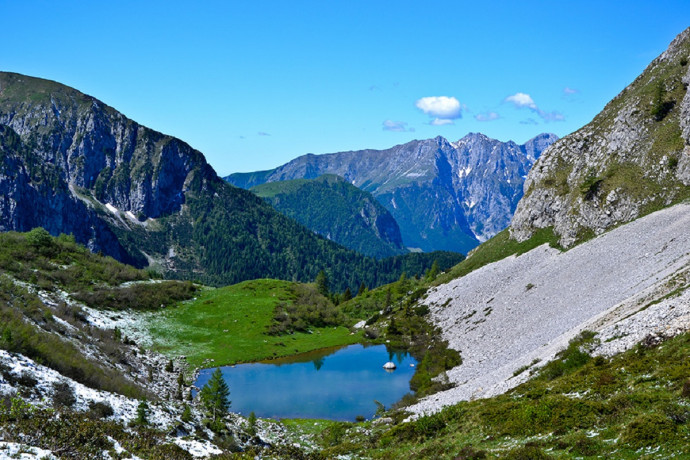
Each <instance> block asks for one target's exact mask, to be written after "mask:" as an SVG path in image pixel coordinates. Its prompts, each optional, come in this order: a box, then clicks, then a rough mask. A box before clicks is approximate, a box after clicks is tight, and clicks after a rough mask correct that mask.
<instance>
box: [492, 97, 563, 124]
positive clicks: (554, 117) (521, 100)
mask: <svg viewBox="0 0 690 460" xmlns="http://www.w3.org/2000/svg"><path fill="white" fill-rule="evenodd" d="M504 101H505V102H510V103H511V104H513V105H514V106H515V107H516V108H518V109H522V108H528V109H529V110H531V111H532V112H534V113H536V114H537V115H539V118H541V119H542V120H544V121H545V122H547V123H548V122H550V121H565V117H564V116H563V114H562V113H560V112H556V111H555V110H554V111H552V112H545V111H544V110H542V109H540V108H539V107H538V106H537V104H536V103H535V102H534V99H532V96H530V95H529V94H527V93H515V94H513V95H512V96H508V97H506V98H505V99H504ZM529 120H530V124H532V123H531V122H534V123H536V121H535V120H533V119H531V118H530V119H529ZM520 123H523V122H520Z"/></svg>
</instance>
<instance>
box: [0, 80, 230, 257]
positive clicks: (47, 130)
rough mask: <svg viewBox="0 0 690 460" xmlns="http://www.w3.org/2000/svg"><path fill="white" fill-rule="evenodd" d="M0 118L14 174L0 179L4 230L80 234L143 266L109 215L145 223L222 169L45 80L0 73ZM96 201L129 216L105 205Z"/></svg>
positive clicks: (0, 222)
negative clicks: (116, 235) (117, 234)
mask: <svg viewBox="0 0 690 460" xmlns="http://www.w3.org/2000/svg"><path fill="white" fill-rule="evenodd" d="M0 125H2V136H3V141H4V142H3V148H4V152H5V155H4V157H3V158H4V163H5V165H4V166H5V168H6V171H7V172H8V173H9V174H10V175H9V176H5V177H4V178H3V179H5V180H2V179H0V186H2V188H3V189H4V190H3V191H5V192H6V193H4V194H3V200H2V203H1V204H0V206H1V207H0V215H1V217H2V219H0V228H2V230H19V231H26V230H28V229H30V228H32V227H35V226H43V227H45V228H46V229H48V230H49V231H51V232H52V233H57V232H66V233H74V234H75V237H77V239H78V241H81V242H84V243H86V244H87V245H88V246H89V247H90V248H91V249H94V250H100V251H103V252H104V253H106V254H109V255H112V256H114V257H116V258H117V259H119V260H124V261H128V262H132V261H138V263H137V265H139V266H141V265H142V264H144V263H145V259H143V257H142V255H141V254H135V253H131V252H130V253H129V254H127V255H124V254H123V253H122V251H123V250H122V247H121V246H120V244H119V243H118V241H117V239H116V238H114V235H113V231H112V228H111V227H112V225H106V223H108V222H110V223H111V224H113V223H116V224H121V225H117V226H120V227H121V226H122V225H124V226H132V225H137V224H139V225H144V223H145V221H146V219H147V218H153V219H155V218H158V217H161V216H164V215H168V214H170V213H173V212H176V211H179V210H180V208H181V206H182V204H183V203H184V196H185V193H186V192H187V191H188V189H189V184H190V182H191V181H192V180H193V179H195V178H196V179H197V180H198V181H200V182H201V183H203V182H204V181H207V180H213V179H214V178H215V177H217V176H216V174H215V172H214V171H213V169H212V168H211V167H210V166H209V165H208V164H207V163H206V162H205V160H204V158H203V155H202V154H201V153H200V152H198V151H195V150H194V149H192V148H191V147H190V146H189V145H187V144H185V143H184V142H182V141H180V140H178V139H175V138H173V137H170V136H166V135H163V134H161V133H159V132H156V131H153V130H150V129H148V128H145V127H143V126H141V125H139V124H137V123H135V122H133V121H132V120H129V119H128V118H126V117H125V116H124V115H122V114H121V113H119V112H117V111H116V110H114V109H112V108H111V107H109V106H107V105H105V104H103V103H102V102H100V101H98V100H97V99H95V98H93V97H91V96H87V95H85V94H82V93H80V92H78V91H76V90H73V89H71V88H68V87H66V86H64V85H61V84H59V83H55V82H52V81H48V80H42V79H36V78H32V77H27V76H23V75H19V74H13V73H5V72H2V73H0ZM10 144H11V147H12V148H11V149H8V147H9V146H10ZM10 158H11V160H10ZM8 161H12V162H13V164H12V165H10V164H9V163H8ZM15 172H16V174H18V175H17V177H16V178H15V177H12V175H13V174H14V173H15ZM19 178H21V179H20V180H18V179H19ZM42 179H50V181H49V182H47V181H46V180H42ZM99 204H107V205H109V207H107V208H105V210H118V211H122V213H123V214H124V213H125V212H126V213H127V214H126V216H127V217H129V218H125V219H124V220H123V219H122V215H117V213H112V212H111V213H108V212H105V213H102V212H101V213H99V212H98V211H103V210H104V208H103V206H99ZM108 214H116V215H115V216H113V215H108ZM135 217H136V218H135ZM117 221H121V222H117Z"/></svg>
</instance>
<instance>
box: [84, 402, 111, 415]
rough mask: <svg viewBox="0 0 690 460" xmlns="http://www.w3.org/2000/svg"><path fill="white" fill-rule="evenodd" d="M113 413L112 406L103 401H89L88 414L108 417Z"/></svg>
mask: <svg viewBox="0 0 690 460" xmlns="http://www.w3.org/2000/svg"><path fill="white" fill-rule="evenodd" d="M113 414H115V411H114V410H113V407H112V406H111V405H110V404H109V403H107V402H104V401H91V402H90V403H89V415H91V416H92V417H94V418H99V419H101V418H108V417H110V416H112V415H113Z"/></svg>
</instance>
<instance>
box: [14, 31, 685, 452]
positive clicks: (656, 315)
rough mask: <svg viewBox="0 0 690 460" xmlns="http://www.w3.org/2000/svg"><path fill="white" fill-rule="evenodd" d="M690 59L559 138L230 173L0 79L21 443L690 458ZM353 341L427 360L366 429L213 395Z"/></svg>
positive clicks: (76, 102) (656, 65) (82, 102)
mask: <svg viewBox="0 0 690 460" xmlns="http://www.w3.org/2000/svg"><path fill="white" fill-rule="evenodd" d="M689 59H690V28H689V29H686V30H685V31H683V32H682V33H681V34H679V35H678V36H677V37H676V39H675V40H674V41H673V42H672V43H671V44H670V45H669V48H668V49H667V50H666V51H665V52H664V53H662V54H661V55H660V56H659V57H658V58H656V59H655V60H653V61H652V63H651V64H650V65H649V66H648V67H647V68H646V70H645V71H644V72H643V73H642V74H641V75H640V76H639V77H638V78H637V79H636V80H635V81H634V82H632V83H631V84H630V85H629V86H628V87H627V88H625V89H624V90H623V91H622V92H621V93H620V94H619V95H618V96H616V97H615V98H614V99H613V100H612V101H611V102H610V103H609V104H608V105H607V106H606V107H605V108H604V109H603V111H602V112H601V113H600V114H599V115H597V116H596V117H595V118H594V119H593V120H592V121H591V122H590V123H588V124H587V125H585V126H584V127H582V128H581V129H580V130H578V131H576V132H574V133H572V134H569V135H567V136H565V137H563V138H561V139H558V140H557V139H556V136H554V135H551V134H540V135H538V136H536V137H535V138H533V139H532V140H530V141H528V142H527V143H525V144H524V145H517V144H515V143H513V142H507V143H502V142H499V141H497V140H494V139H490V138H488V137H487V136H484V135H482V134H468V135H467V136H465V137H463V138H461V139H460V140H459V141H458V142H454V143H451V142H449V141H447V140H446V139H445V138H443V137H440V136H439V137H436V138H434V139H428V140H421V141H412V142H409V143H406V144H403V145H399V146H396V147H393V148H391V149H388V150H381V151H377V150H365V151H358V152H341V153H335V154H328V155H305V156H302V157H299V158H296V159H295V160H293V161H291V162H289V163H287V164H285V165H283V166H280V167H278V168H276V169H274V170H270V171H260V172H255V173H242V174H233V175H231V176H229V177H227V178H225V179H222V178H220V177H219V176H218V175H217V174H216V173H215V171H214V170H213V169H212V168H211V166H210V165H209V164H208V163H207V162H206V160H205V158H204V156H203V155H202V154H201V153H200V152H199V151H197V150H194V149H193V148H191V147H190V146H189V145H187V144H185V143H184V142H182V141H180V140H178V139H176V138H173V137H170V136H167V135H164V134H161V133H158V132H155V131H153V130H150V129H148V128H145V127H143V126H141V125H138V124H137V123H135V122H133V121H132V120H129V119H128V118H126V117H125V116H124V115H122V114H120V113H119V112H117V111H115V110H114V109H112V108H110V107H108V106H106V105H105V104H103V103H102V102H100V101H98V100H97V99H94V98H92V97H90V96H87V95H84V94H83V93H80V92H78V91H76V90H74V89H71V88H68V87H66V86H63V85H60V84H58V83H55V82H51V81H48V80H42V79H36V78H32V77H27V76H23V75H19V74H14V73H7V72H2V73H0V154H1V155H2V157H1V160H0V161H1V163H0V230H2V233H0V286H1V288H0V457H2V456H5V457H11V456H14V457H18V458H32V459H38V458H49V459H57V458H123V459H124V458H133V459H134V458H142V459H144V458H147V459H148V458H151V459H162V458H165V459H185V460H189V459H192V458H217V459H225V458H237V459H248V458H252V459H254V458H266V459H271V458H275V459H330V458H342V459H345V458H348V459H359V458H379V459H397V458H410V459H415V458H417V459H428V458H434V459H436V458H438V459H444V458H447V459H455V460H458V459H467V460H469V459H493V458H498V459H513V460H516V459H576V458H577V459H580V458H620V459H638V458H645V459H657V458H658V459H666V458H690V360H689V359H688V356H689V355H690V289H688V288H690V233H688V231H687V229H688V226H689V225H690V203H689V201H688V200H689V199H690V179H689V177H690V176H689V174H690V95H689V93H688V86H689V85H690V65H688V60H689ZM534 107H536V105H534ZM534 110H536V109H534ZM227 182H230V184H229V183H227ZM231 184H234V185H231ZM245 189H248V190H245ZM249 190H251V191H249ZM372 196H373V197H374V198H375V199H376V200H378V203H374V202H372V201H371V200H372ZM321 200H324V201H327V203H325V204H324V203H321V202H320V201H321ZM269 203H271V204H269ZM274 207H275V209H274ZM383 208H385V209H383ZM278 210H280V212H282V213H284V214H285V215H283V214H281V213H280V212H278ZM293 216H294V220H293ZM357 217H359V218H361V220H357ZM302 219H304V220H302ZM353 220H354V222H353ZM298 222H300V223H298ZM396 222H397V223H396ZM336 229H337V230H342V233H341V234H339V235H336V234H335V230H336ZM396 229H397V230H396ZM319 234H320V235H319ZM329 239H332V240H333V241H329ZM338 243H340V244H342V246H341V245H340V244H338ZM345 246H347V247H349V248H350V249H346V247H345ZM409 249H414V250H418V249H421V250H422V251H431V250H434V249H436V250H443V251H462V252H463V253H465V252H466V253H467V255H466V257H465V256H462V255H460V254H458V253H457V252H414V253H406V251H407V250H409ZM366 250H368V251H369V252H368V254H367V255H366V256H365V255H363V254H362V253H364V252H366ZM351 344H361V345H363V346H369V345H380V346H383V345H386V346H388V347H390V349H391V350H393V351H390V352H389V358H390V362H391V363H393V364H394V365H395V363H394V361H395V358H394V354H395V353H394V351H395V350H400V351H404V352H406V353H409V354H410V355H412V356H413V357H414V359H415V361H416V363H417V364H416V365H415V366H414V371H415V372H414V375H413V376H412V378H411V380H410V381H409V389H410V393H409V394H407V395H405V396H404V397H403V398H402V400H401V401H400V402H398V403H396V404H394V405H393V406H391V407H386V406H384V405H383V404H381V403H380V402H378V401H372V402H373V403H374V404H375V405H376V414H375V415H374V417H373V418H372V419H369V420H367V419H366V417H364V416H361V417H357V418H356V419H355V420H354V421H337V420H311V419H309V420H302V419H285V420H271V419H263V418H257V417H256V416H255V414H253V413H252V414H249V415H247V416H246V417H245V416H241V415H239V414H236V413H233V412H232V411H233V408H232V404H231V399H232V397H233V391H236V390H235V389H234V388H233V385H232V381H230V382H227V384H228V385H229V390H230V393H229V395H228V394H225V395H224V394H223V388H222V385H221V384H220V383H218V381H215V383H212V382H214V381H213V378H211V379H210V380H209V384H208V385H205V386H203V385H202V388H198V387H196V382H197V378H198V376H199V373H200V371H201V370H202V369H207V370H208V371H211V370H213V369H214V368H215V369H217V372H218V375H221V371H220V369H221V367H223V366H234V365H236V364H240V363H254V364H257V365H258V364H260V365H270V364H272V363H271V362H272V361H273V364H274V365H279V364H280V362H281V361H280V360H277V358H280V357H289V356H293V357H294V356H295V355H297V354H301V353H304V352H310V351H314V350H320V349H323V348H324V347H342V346H346V345H351ZM304 359H305V360H306V361H312V360H310V359H309V358H308V357H307V358H304ZM317 361H318V360H316V361H314V367H315V368H316V370H317V371H318V368H319V367H320V366H322V365H323V362H317ZM387 364H388V363H387ZM381 365H383V363H381ZM377 370H378V371H380V372H385V371H384V370H383V369H382V368H380V367H379V368H378V369H377ZM393 372H395V371H393ZM214 374H215V372H214ZM220 378H222V377H220ZM342 381H343V385H345V384H346V383H347V384H354V385H356V384H357V383H358V382H359V380H358V378H357V375H356V373H354V374H343V377H342ZM281 384H284V382H280V381H277V382H275V383H274V385H275V393H276V394H277V395H280V387H281ZM228 398H229V399H228ZM228 406H229V411H228Z"/></svg>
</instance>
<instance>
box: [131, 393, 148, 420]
mask: <svg viewBox="0 0 690 460" xmlns="http://www.w3.org/2000/svg"><path fill="white" fill-rule="evenodd" d="M134 423H135V424H137V425H148V424H149V403H148V402H147V401H146V398H144V399H142V400H141V402H140V403H139V406H137V418H136V419H135V420H134Z"/></svg>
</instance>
